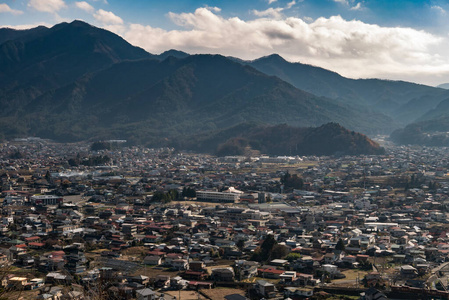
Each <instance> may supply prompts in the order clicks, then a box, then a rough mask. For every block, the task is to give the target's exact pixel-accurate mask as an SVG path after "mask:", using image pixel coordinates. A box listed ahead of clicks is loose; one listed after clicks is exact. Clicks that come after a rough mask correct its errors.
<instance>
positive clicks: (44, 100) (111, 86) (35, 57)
mask: <svg viewBox="0 0 449 300" xmlns="http://www.w3.org/2000/svg"><path fill="white" fill-rule="evenodd" d="M1 36H2V35H1V34H0V37H1ZM3 39H4V40H6V41H5V42H4V43H3V44H1V45H0V79H2V80H1V81H0V105H2V110H0V134H1V135H3V136H4V137H8V138H10V137H18V136H26V135H36V136H40V137H43V138H52V139H55V140H57V141H78V140H86V139H98V138H122V139H128V140H130V141H131V142H134V143H145V144H148V145H153V146H158V145H166V144H170V143H173V141H176V140H177V139H179V138H180V137H185V136H193V135H196V134H199V133H207V132H214V131H219V130H223V129H226V128H230V127H232V126H235V125H237V124H240V123H242V122H260V123H263V124H280V123H286V124H289V125H293V126H319V125H321V124H324V123H328V122H339V123H340V124H342V125H344V126H346V127H348V128H350V129H351V130H357V131H362V132H365V133H378V132H387V131H388V130H391V128H392V127H394V126H397V125H395V123H394V122H393V121H392V120H391V119H390V118H388V117H386V116H384V115H382V114H380V113H373V112H371V111H369V110H365V109H361V108H356V107H351V106H349V105H345V104H342V103H338V102H336V101H335V100H331V99H328V98H325V97H319V96H315V95H313V94H310V93H308V92H305V91H302V90H299V89H297V88H295V87H293V86H292V85H290V84H289V83H286V82H285V81H283V80H281V79H279V78H276V77H273V76H268V75H266V74H264V73H261V72H260V71H257V70H256V69H254V68H253V67H251V66H247V65H242V64H241V63H237V62H235V61H233V60H231V59H228V58H226V57H223V56H219V55H191V56H190V55H188V54H186V53H183V52H180V51H176V50H169V51H167V52H165V53H162V54H160V55H152V54H149V53H147V52H145V51H144V50H142V49H140V48H137V47H134V46H132V45H130V44H129V43H127V42H126V41H125V40H123V39H122V38H120V37H118V36H117V35H115V34H113V33H111V32H108V31H106V30H103V29H99V28H96V27H93V26H90V25H89V24H87V23H84V22H81V21H74V22H72V23H61V24H58V25H56V26H54V27H52V28H45V27H39V28H36V29H34V30H26V31H23V32H16V31H11V30H7V31H3Z"/></svg>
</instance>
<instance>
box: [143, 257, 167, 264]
mask: <svg viewBox="0 0 449 300" xmlns="http://www.w3.org/2000/svg"><path fill="white" fill-rule="evenodd" d="M143 263H144V264H145V265H153V266H159V265H160V264H162V257H160V256H146V257H145V258H144V259H143Z"/></svg>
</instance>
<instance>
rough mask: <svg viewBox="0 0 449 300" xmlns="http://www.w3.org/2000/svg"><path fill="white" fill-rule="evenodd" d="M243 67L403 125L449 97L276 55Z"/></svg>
mask: <svg viewBox="0 0 449 300" xmlns="http://www.w3.org/2000/svg"><path fill="white" fill-rule="evenodd" d="M243 63H246V64H248V65H250V66H252V67H254V68H256V69H257V70H259V71H261V72H264V73H266V74H269V75H274V76H277V77H279V78H280V79H282V80H284V81H286V82H288V83H290V84H292V85H294V86H295V87H297V88H299V89H302V90H304V91H307V92H310V93H312V94H315V95H318V96H324V97H328V98H331V99H337V100H338V101H341V102H342V103H346V104H350V105H358V106H360V107H363V108H366V109H371V110H373V111H377V112H381V113H384V114H386V115H388V116H390V117H392V118H393V119H395V120H396V121H397V122H399V123H403V124H407V123H410V122H412V121H414V120H416V119H418V118H419V117H421V116H422V114H423V113H425V112H427V111H429V110H431V109H433V108H435V106H436V105H437V104H438V103H439V102H441V101H442V100H444V99H446V98H448V97H449V91H447V90H444V89H441V88H435V87H430V86H425V85H420V84H415V83H410V82H404V81H391V80H381V79H358V80H355V79H349V78H345V77H343V76H341V75H339V74H337V73H335V72H332V71H329V70H326V69H323V68H319V67H315V66H311V65H307V64H301V63H291V62H288V61H286V60H285V59H283V58H282V57H281V56H279V55H277V54H273V55H270V56H266V57H262V58H259V59H256V60H254V61H251V62H243Z"/></svg>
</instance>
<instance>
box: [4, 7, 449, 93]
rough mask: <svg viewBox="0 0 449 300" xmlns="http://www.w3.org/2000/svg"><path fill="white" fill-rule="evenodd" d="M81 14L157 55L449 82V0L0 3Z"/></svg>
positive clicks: (7, 18) (48, 17)
mask: <svg viewBox="0 0 449 300" xmlns="http://www.w3.org/2000/svg"><path fill="white" fill-rule="evenodd" d="M73 20H83V21H85V22H88V23H90V24H92V25H94V26H97V27H101V28H104V29H107V30H110V31H112V32H114V33H116V34H118V35H120V36H122V37H123V38H124V39H126V40H127V41H128V42H130V43H131V44H133V45H135V46H139V47H142V48H144V49H145V50H147V51H148V52H150V53H153V54H159V53H161V52H164V51H166V50H169V49H177V50H181V51H185V52H188V53H190V54H201V53H211V54H222V55H226V56H235V57H239V58H242V59H245V60H252V59H256V58H259V57H262V56H266V55H270V54H273V53H277V54H279V55H281V56H282V57H284V58H285V59H286V60H288V61H291V62H301V63H306V64H311V65H315V66H319V67H323V68H326V69H329V70H332V71H335V72H338V73H339V74H341V75H343V76H346V77H350V78H382V79H391V80H405V81H412V82H417V83H422V84H427V85H438V84H442V83H447V82H449V51H448V49H449V30H448V29H449V0H438V1H431V0H428V1H411V0H407V1H406V0H364V1H362V0H202V1H198V0H161V1H155V0H120V1H119V0H85V1H72V0H0V27H10V28H15V29H26V28H32V27H35V26H38V25H44V26H47V27H51V26H53V25H55V24H57V23H60V22H71V21H73Z"/></svg>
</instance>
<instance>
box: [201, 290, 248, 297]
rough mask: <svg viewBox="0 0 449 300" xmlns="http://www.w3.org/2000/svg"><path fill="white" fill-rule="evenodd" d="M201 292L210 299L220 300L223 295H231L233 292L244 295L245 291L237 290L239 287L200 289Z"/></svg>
mask: <svg viewBox="0 0 449 300" xmlns="http://www.w3.org/2000/svg"><path fill="white" fill-rule="evenodd" d="M201 292H202V293H203V294H205V295H206V296H208V297H209V298H211V299H212V300H222V299H224V297H225V296H228V295H233V294H239V295H242V296H245V291H242V290H239V289H232V288H215V289H211V290H206V289H205V290H202V291H201Z"/></svg>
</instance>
